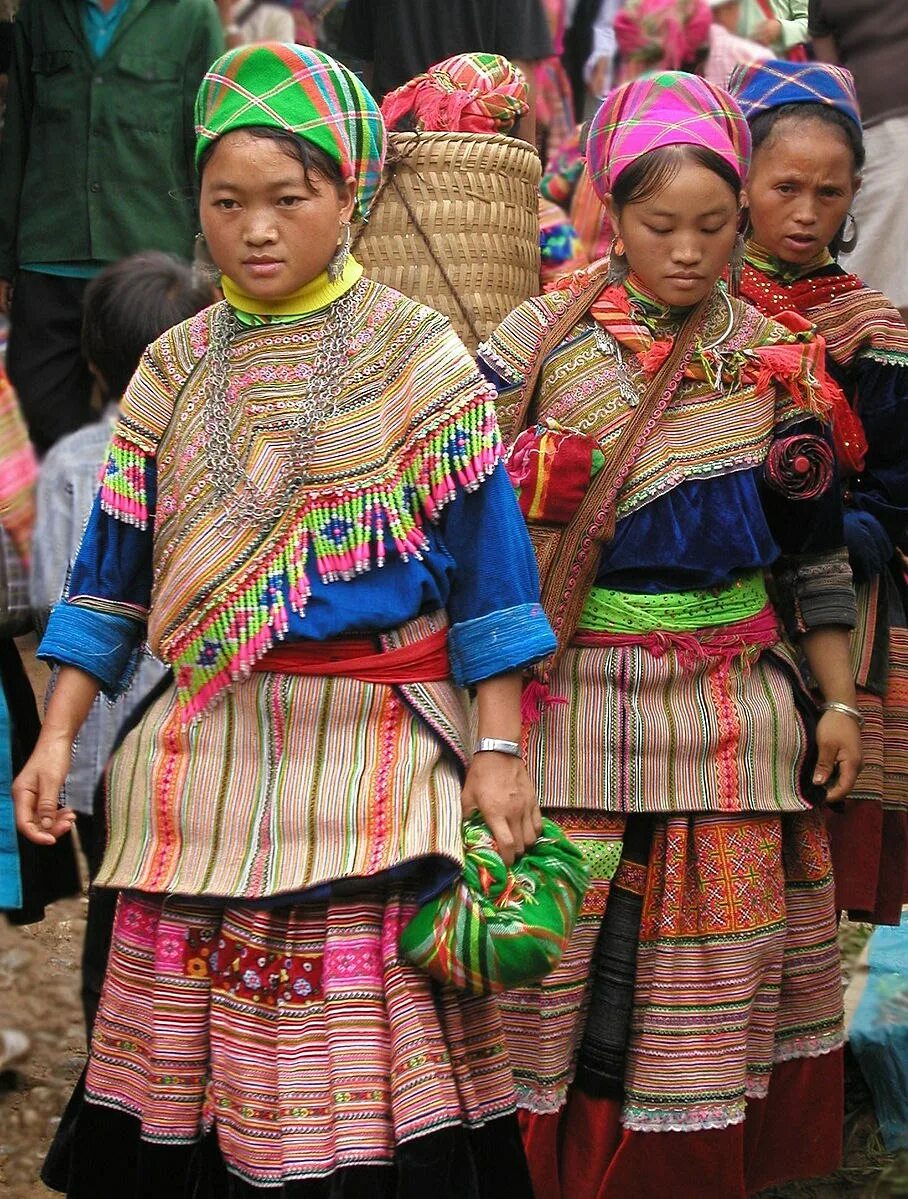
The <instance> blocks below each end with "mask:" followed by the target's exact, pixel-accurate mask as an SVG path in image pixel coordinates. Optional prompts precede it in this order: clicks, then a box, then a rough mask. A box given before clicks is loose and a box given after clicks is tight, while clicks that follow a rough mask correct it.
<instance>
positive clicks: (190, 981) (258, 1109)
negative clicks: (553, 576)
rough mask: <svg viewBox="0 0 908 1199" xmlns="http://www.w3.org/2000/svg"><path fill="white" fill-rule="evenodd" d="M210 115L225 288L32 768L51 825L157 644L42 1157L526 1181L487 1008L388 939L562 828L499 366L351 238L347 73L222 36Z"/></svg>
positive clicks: (336, 1177) (115, 475) (304, 1177)
mask: <svg viewBox="0 0 908 1199" xmlns="http://www.w3.org/2000/svg"><path fill="white" fill-rule="evenodd" d="M196 119H197V125H198V134H199V140H198V153H197V161H198V166H199V172H200V184H201V218H202V228H203V230H204V233H205V237H206V239H207V242H208V248H209V251H210V253H211V256H212V258H213V260H214V263H215V264H216V265H217V267H218V268H219V269H220V272H221V276H222V278H221V282H222V287H223V290H224V295H225V297H226V298H225V300H224V301H222V302H221V303H218V304H215V305H214V306H213V307H212V308H210V309H208V310H207V311H205V312H203V313H201V314H200V315H199V316H198V317H197V318H196V319H194V320H191V321H189V322H186V323H185V324H182V325H178V326H177V327H176V328H174V329H172V330H170V331H169V332H168V333H167V334H165V336H164V337H163V338H161V339H160V340H159V341H157V342H155V343H154V345H152V346H151V347H149V349H148V351H147V353H146V355H145V357H144V359H143V361H142V364H141V366H140V368H139V371H138V373H137V374H136V376H135V378H134V379H133V381H132V383H131V384H130V386H129V388H128V389H127V392H126V395H125V397H124V400H123V404H122V419H121V420H120V422H119V424H118V426H117V427H116V430H115V433H114V437H113V441H112V444H111V448H110V454H109V459H108V463H107V466H106V469H105V471H104V480H103V484H102V488H101V492H100V495H99V498H98V500H97V502H96V505H95V508H94V511H93V513H92V516H91V519H90V521H89V525H88V529H87V531H86V535H85V540H84V542H83V546H82V551H81V553H80V555H79V557H78V559H77V561H76V563H75V564H74V568H73V574H72V587H71V591H70V596H69V599H68V600H67V601H66V602H64V603H63V604H61V605H60V606H59V607H58V608H57V609H56V610H55V612H54V614H53V616H52V618H51V622H50V626H49V628H48V633H47V637H46V638H45V640H44V642H43V643H42V648H41V651H40V652H41V654H42V656H43V657H46V658H50V659H52V660H54V661H57V662H59V663H60V664H61V672H60V681H59V685H58V688H57V691H56V693H55V697H54V700H53V702H52V705H51V708H50V709H49V711H48V720H47V724H46V725H45V730H46V732H45V736H44V739H43V740H42V742H41V743H40V745H39V748H38V750H37V751H36V754H35V757H34V758H33V760H32V762H31V763H30V764H29V766H28V767H26V770H25V771H24V772H23V775H22V776H21V778H20V780H19V782H18V784H17V787H18V790H17V795H18V797H19V819H20V826H21V827H22V828H23V830H24V831H25V832H26V834H27V835H29V836H31V837H32V838H33V839H35V840H44V841H52V840H53V839H54V837H55V836H56V835H57V833H58V832H59V831H61V828H60V826H61V824H63V823H65V814H64V815H63V816H58V815H57V814H56V802H57V794H58V791H59V786H58V783H59V781H60V779H62V777H63V775H65V773H66V763H67V761H68V754H69V749H68V746H69V743H70V742H71V739H72V737H73V735H74V734H75V732H76V730H77V729H78V726H79V723H80V719H81V717H82V715H83V712H84V711H85V710H86V708H85V706H86V703H87V701H88V699H89V698H90V697H92V696H94V694H95V693H96V691H97V689H98V687H99V686H103V687H104V688H105V689H106V690H108V691H109V692H112V693H113V692H115V691H116V690H117V689H118V688H119V687H120V686H121V685H122V682H123V680H124V678H125V677H127V675H128V672H129V662H130V659H131V657H132V654H133V651H134V650H135V649H136V648H137V645H138V642H139V641H140V640H142V639H144V638H145V637H146V636H147V639H148V642H149V644H150V645H151V647H152V648H153V650H154V652H155V653H156V654H157V655H158V656H159V657H161V658H162V659H163V660H164V661H165V662H166V663H168V664H169V665H170V666H171V668H172V671H173V680H172V682H171V683H170V685H169V686H167V687H166V688H165V689H164V690H163V691H161V692H160V693H159V695H158V696H157V697H156V698H155V699H154V700H153V701H152V702H151V703H150V705H149V707H148V708H147V710H146V711H145V712H144V713H143V715H142V716H141V718H140V719H139V720H138V723H137V724H136V726H135V728H134V729H133V730H132V731H131V732H130V733H129V735H128V736H126V738H125V739H124V741H123V744H122V746H121V747H120V749H119V750H118V751H117V753H116V754H115V755H114V758H113V760H112V762H111V765H110V769H109V772H108V776H107V792H108V815H109V820H108V830H109V840H108V846H107V853H106V855H105V859H104V862H103V863H102V866H101V869H100V872H99V875H98V879H97V881H98V883H99V884H100V885H102V886H108V887H113V888H117V889H120V890H121V892H122V896H121V899H120V903H119V908H118V915H117V922H116V928H115V931H114V936H113V943H112V947H111V955H110V963H109V967H108V972H107V977H106V981H105V988H104V997H103V1000H102V1003H101V1008H100V1011H99V1014H98V1019H97V1024H96V1026H95V1036H94V1043H93V1048H92V1053H91V1057H90V1060H89V1065H88V1068H87V1071H86V1076H85V1081H84V1094H81V1093H80V1096H79V1097H78V1098H76V1099H75V1100H74V1102H73V1104H72V1106H71V1108H70V1111H69V1117H68V1118H67V1120H66V1121H64V1124H63V1126H62V1127H61V1130H60V1133H59V1136H58V1138H57V1142H56V1144H55V1147H54V1151H53V1153H52V1156H51V1159H50V1161H49V1163H48V1167H47V1170H46V1177H47V1178H48V1180H49V1181H50V1182H51V1183H52V1184H53V1185H54V1186H56V1187H58V1188H59V1189H61V1190H65V1191H67V1193H68V1194H69V1195H70V1196H72V1197H73V1199H89V1197H90V1199H138V1196H140V1195H141V1196H142V1199H149V1197H155V1199H157V1197H160V1199H189V1197H190V1196H192V1197H193V1199H195V1197H197V1196H200V1195H208V1196H211V1197H212V1199H213V1197H214V1196H217V1197H219V1199H220V1197H221V1196H224V1197H226V1196H237V1197H239V1196H240V1195H242V1196H243V1197H244V1199H252V1197H254V1196H262V1197H263V1199H266V1197H267V1196H272V1195H277V1194H280V1195H285V1196H287V1197H288V1199H289V1197H294V1199H316V1197H319V1196H325V1197H327V1196H328V1195H329V1194H330V1195H331V1196H332V1197H337V1199H345V1197H347V1196H350V1197H353V1196H362V1195H365V1194H369V1195H370V1196H372V1195H374V1196H387V1197H388V1199H390V1197H391V1196H400V1195H412V1196H414V1197H415V1196H422V1195H426V1194H432V1195H436V1196H437V1197H438V1199H455V1196H456V1197H457V1199H460V1197H461V1196H463V1197H467V1199H499V1197H500V1196H502V1195H508V1196H509V1197H510V1196H514V1197H516V1199H530V1196H531V1188H530V1183H529V1178H528V1175H527V1171H526V1164H525V1160H524V1156H523V1150H522V1147H521V1144H520V1138H519V1133H518V1129H517V1124H516V1117H515V1115H514V1109H515V1095H514V1089H513V1080H512V1076H511V1071H510V1066H509V1062H508V1058H507V1054H506V1052H505V1048H504V1041H503V1034H502V1029H501V1023H500V1018H499V1016H498V1012H497V1009H496V1007H495V1005H494V1002H493V1001H492V1000H491V999H489V998H468V997H466V996H465V995H463V994H462V993H461V992H458V991H455V990H454V989H453V988H452V987H449V986H440V985H438V984H437V983H435V982H433V981H432V979H431V978H430V977H429V975H428V974H426V973H424V972H423V971H421V970H419V969H417V968H416V967H414V966H411V965H410V964H409V963H407V962H405V961H403V960H402V958H401V955H400V952H399V948H398V945H399V937H400V932H401V930H402V928H403V927H404V925H405V924H406V923H407V922H408V921H409V919H410V918H411V916H412V915H413V913H414V912H415V911H416V909H417V907H418V905H419V903H420V902H421V901H422V900H423V899H425V898H428V897H429V896H433V895H437V894H438V893H439V892H441V891H443V890H444V888H445V887H447V886H448V885H450V884H451V883H452V882H453V881H454V880H455V879H456V878H457V877H458V876H459V875H460V873H461V871H462V869H463V864H464V845H463V837H462V831H461V824H462V817H463V815H464V814H466V815H469V814H470V813H472V812H473V811H474V810H477V809H478V810H479V812H480V813H481V814H482V816H483V818H484V819H485V822H486V824H487V825H488V827H489V829H490V830H491V831H492V833H493V834H494V836H495V838H496V841H497V844H498V848H499V850H500V851H501V854H502V856H503V857H504V858H506V859H507V860H508V861H511V860H513V858H514V857H515V855H517V854H520V853H522V852H523V850H524V849H525V847H526V846H527V845H529V844H530V843H532V842H534V841H535V840H536V837H537V834H538V832H539V829H540V827H541V824H540V817H539V810H538V808H537V807H536V805H535V799H534V795H533V791H532V788H531V786H530V784H529V780H528V778H527V774H526V770H525V768H524V765H523V762H522V760H521V759H520V757H519V748H518V747H517V746H516V745H515V743H516V742H518V741H519V739H520V694H521V672H522V670H523V668H524V667H525V666H527V665H529V664H531V663H533V662H535V661H537V660H538V659H539V658H540V657H542V656H544V654H545V653H546V652H548V651H549V650H550V649H551V648H552V645H553V639H552V636H551V631H550V629H549V626H548V622H547V621H546V619H545V617H544V616H543V614H542V612H541V610H540V609H539V606H538V580H537V576H536V570H535V564H534V561H533V556H532V551H531V548H530V545H529V541H528V538H527V535H526V531H525V529H524V527H523V523H522V520H521V518H520V515H519V510H518V509H517V505H516V501H515V499H514V496H513V491H512V488H511V486H510V482H509V480H508V477H507V474H506V472H505V471H504V468H503V466H502V465H501V463H500V456H501V445H500V437H499V434H498V428H497V423H496V417H495V407H494V398H495V397H494V393H493V391H492V390H491V388H490V387H489V386H488V384H487V383H486V382H485V381H484V380H483V378H482V377H481V376H480V375H479V373H478V371H477V370H476V367H475V365H474V364H473V362H472V361H471V359H470V358H469V356H468V355H467V353H466V351H465V350H464V347H463V346H462V344H461V343H460V342H459V340H458V339H457V337H456V336H455V334H454V332H453V330H452V329H451V326H450V325H449V323H448V322H447V321H446V320H445V319H444V318H442V317H440V316H439V315H438V314H437V313H435V312H432V311H431V310H429V309H427V308H424V307H422V306H421V305H419V304H417V303H414V302H413V301H411V300H408V299H406V298H405V297H403V296H402V295H400V294H399V293H397V292H395V291H392V290H390V289H389V288H386V287H383V286H381V285H378V284H375V283H373V282H371V281H370V280H368V279H366V278H364V276H363V271H362V267H361V266H360V265H359V264H358V263H357V262H356V261H355V259H354V258H353V257H352V256H351V255H350V253H349V240H350V239H349V230H350V224H351V222H352V221H355V220H359V219H365V218H366V216H367V215H368V211H369V206H370V203H371V201H372V199H373V197H374V195H375V191H376V188H377V186H378V183H379V179H380V174H381V166H382V158H383V154H384V126H383V124H382V119H381V115H380V113H379V112H378V109H377V108H376V106H375V103H374V101H373V100H372V97H371V96H370V95H369V93H368V92H367V91H366V90H365V89H364V88H363V86H362V85H361V84H360V83H359V81H358V80H357V79H356V78H355V77H354V76H353V75H352V74H351V73H350V72H349V71H348V70H347V69H346V68H345V67H343V66H341V65H340V64H339V63H336V62H334V61H333V59H331V58H329V57H328V56H327V55H323V54H319V53H318V52H317V51H314V50H308V49H304V48H302V47H300V46H285V45H265V46H256V47H246V48H242V49H238V50H235V51H232V52H231V53H229V54H227V55H225V56H224V57H223V58H221V59H219V60H218V61H217V62H216V63H215V64H214V65H213V66H212V68H211V70H210V71H209V73H208V75H207V76H206V79H205V81H204V83H203V85H202V88H201V91H200V93H199V98H198V105H197V110H196ZM466 687H471V688H474V689H475V691H476V695H477V702H478V709H479V715H478V720H479V730H478V731H479V736H480V738H485V739H486V740H485V741H481V742H480V744H479V745H478V746H476V747H475V748H476V750H477V752H475V755H474V752H473V750H474V743H473V741H472V739H471V735H470V734H471V729H470V723H469V720H468V714H467V708H466V703H465V691H464V690H463V689H464V688H466ZM515 750H516V751H517V752H516V753H515V752H513V751H515ZM509 751H510V752H509Z"/></svg>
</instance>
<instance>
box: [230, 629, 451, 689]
mask: <svg viewBox="0 0 908 1199" xmlns="http://www.w3.org/2000/svg"><path fill="white" fill-rule="evenodd" d="M252 669H253V670H258V671H262V670H264V671H270V672H271V673H273V674H303V675H323V676H325V677H330V678H345V679H359V681H360V682H362V683H384V684H386V685H388V686H391V685H392V684H394V683H438V682H441V681H442V680H443V679H447V678H449V677H450V674H451V665H450V662H449V661H448V630H447V629H439V630H438V632H437V633H432V634H430V635H429V636H428V637H423V638H421V639H420V640H419V641H414V642H413V643H412V644H411V645H401V646H399V647H398V648H396V649H389V650H377V649H376V648H375V642H374V641H373V640H372V638H371V637H336V638H334V639H333V640H331V641H291V642H288V643H287V644H285V645H276V646H275V647H274V648H273V649H270V650H269V651H268V653H267V654H265V655H264V656H263V657H261V658H260V659H259V660H258V662H256V664H255V665H254V666H253V668H252Z"/></svg>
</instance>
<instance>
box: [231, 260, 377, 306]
mask: <svg viewBox="0 0 908 1199" xmlns="http://www.w3.org/2000/svg"><path fill="white" fill-rule="evenodd" d="M362 274H363V268H362V266H361V265H360V264H359V263H358V262H357V261H356V259H355V258H354V257H353V255H352V254H351V255H350V257H349V258H348V259H347V261H346V263H345V264H344V269H343V271H342V272H341V274H340V276H339V278H338V279H337V280H335V282H333V283H332V281H331V280H330V279H329V278H328V272H327V271H322V273H321V274H320V275H316V277H315V278H314V279H310V281H309V282H308V283H306V284H304V285H303V286H302V287H301V288H300V289H299V291H295V292H293V294H292V295H289V296H283V297H282V298H281V299H279V300H258V299H256V298H255V297H254V296H250V295H248V294H247V293H246V292H244V291H243V290H242V289H241V288H239V287H237V285H236V284H235V283H234V282H233V280H232V279H229V278H228V277H227V276H226V275H222V276H221V288H222V290H223V292H224V299H225V300H226V301H227V303H228V304H230V305H231V307H233V308H235V309H237V311H238V312H249V313H252V314H253V315H254V316H304V315H305V314H306V313H307V312H318V310H319V309H320V308H327V307H328V305H329V304H332V303H333V302H334V301H335V300H337V299H339V298H340V297H341V296H342V295H344V293H345V292H348V291H349V290H350V288H351V287H353V286H354V285H355V284H357V283H358V282H359V281H360V279H361V278H362Z"/></svg>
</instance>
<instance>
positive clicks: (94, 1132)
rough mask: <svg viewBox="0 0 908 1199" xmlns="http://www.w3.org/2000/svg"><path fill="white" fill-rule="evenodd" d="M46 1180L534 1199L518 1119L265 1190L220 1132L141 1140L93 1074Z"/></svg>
mask: <svg viewBox="0 0 908 1199" xmlns="http://www.w3.org/2000/svg"><path fill="white" fill-rule="evenodd" d="M41 1178H42V1180H43V1181H44V1183H45V1184H46V1185H47V1186H49V1187H50V1188H51V1189H52V1190H55V1191H60V1192H62V1193H63V1194H65V1195H66V1196H67V1197H68V1199H502V1196H507V1197H508V1199H533V1189H532V1184H531V1183H530V1177H529V1173H528V1171H527V1165H526V1159H525V1157H524V1152H523V1146H522V1143H521V1139H520V1130H519V1127H518V1123H517V1117H516V1116H504V1117H501V1118H499V1119H497V1120H493V1121H491V1122H490V1123H489V1124H487V1125H485V1126H484V1127H481V1128H466V1127H464V1126H462V1125H461V1126H457V1127H454V1128H446V1129H442V1130H441V1131H439V1132H434V1133H431V1134H429V1135H427V1136H424V1137H418V1138H416V1139H415V1140H413V1141H408V1142H406V1143H405V1144H403V1145H401V1146H400V1147H399V1149H398V1153H397V1158H396V1160H395V1161H394V1162H393V1163H391V1164H387V1165H382V1164H375V1165H362V1166H348V1167H344V1168H341V1169H338V1170H337V1171H336V1172H335V1173H333V1174H330V1175H328V1176H326V1177H323V1178H309V1179H300V1180H289V1181H286V1182H284V1183H282V1184H280V1185H278V1186H272V1185H267V1186H266V1185H261V1184H258V1185H257V1184H255V1183H251V1182H248V1181H246V1180H245V1179H242V1178H239V1177H237V1176H236V1175H235V1174H232V1173H230V1171H229V1170H228V1169H227V1165H226V1163H225V1161H224V1158H223V1157H222V1155H221V1152H220V1149H219V1147H218V1141H217V1134H216V1132H215V1131H212V1132H211V1133H209V1134H208V1135H207V1136H206V1137H204V1138H203V1139H202V1140H200V1141H199V1142H197V1143H196V1144H193V1145H182V1144H181V1145H162V1144H157V1143H152V1142H149V1141H144V1140H142V1138H141V1135H140V1125H139V1121H138V1120H137V1119H136V1118H135V1117H133V1116H130V1115H127V1114H125V1113H123V1112H120V1111H116V1110H114V1109H111V1108H107V1107H101V1106H99V1105H97V1104H94V1103H90V1102H88V1101H87V1099H86V1097H85V1090H84V1077H83V1079H81V1080H80V1081H79V1084H78V1086H77V1088H76V1090H75V1091H74V1093H73V1095H72V1098H71V1099H70V1101H69V1104H68V1106H67V1108H66V1111H65V1113H64V1115H63V1119H62V1121H61V1123H60V1127H59V1129H58V1131H57V1135H56V1137H55V1138H54V1142H53V1144H52V1146H51V1149H50V1152H49V1153H48V1155H47V1159H46V1161H45V1163H44V1169H43V1170H42V1173H41Z"/></svg>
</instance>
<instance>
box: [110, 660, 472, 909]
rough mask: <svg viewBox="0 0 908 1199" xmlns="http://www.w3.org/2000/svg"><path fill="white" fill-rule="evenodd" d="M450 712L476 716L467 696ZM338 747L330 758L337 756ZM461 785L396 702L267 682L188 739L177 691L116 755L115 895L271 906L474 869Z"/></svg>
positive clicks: (363, 692) (422, 727)
mask: <svg viewBox="0 0 908 1199" xmlns="http://www.w3.org/2000/svg"><path fill="white" fill-rule="evenodd" d="M432 686H433V687H434V688H436V689H442V690H444V692H445V694H447V693H448V692H450V700H451V704H450V706H451V708H452V710H453V711H458V710H459V711H460V712H461V713H462V714H463V723H464V736H466V730H467V727H468V726H467V718H466V710H465V701H464V699H463V698H462V696H461V695H460V693H458V692H457V690H456V689H455V688H454V685H453V684H452V683H433V684H432ZM329 745H330V749H329V748H327V747H328V746H329ZM460 787H461V778H460V773H459V770H458V766H457V764H456V763H455V761H454V760H453V758H452V756H451V755H450V754H448V753H446V752H445V749H444V746H443V745H442V743H441V741H440V739H439V738H438V736H436V735H435V733H434V732H433V731H432V730H431V729H430V728H429V727H428V726H427V725H426V724H425V723H424V722H423V721H422V720H420V719H419V718H418V717H417V716H416V715H415V714H414V713H413V711H412V710H411V708H410V707H409V706H408V705H407V704H406V703H405V702H404V701H403V700H402V699H401V697H400V695H399V694H398V692H397V691H396V690H395V688H393V687H388V686H385V685H383V684H379V683H368V682H362V681H360V680H357V679H353V678H326V677H320V676H318V677H305V676H300V675H289V674H277V673H271V672H265V673H256V674H253V675H251V677H249V678H248V679H245V680H243V681H242V682H240V683H238V684H237V685H236V686H235V687H233V688H231V690H230V691H229V693H227V694H226V695H225V696H224V697H223V699H222V700H221V701H220V702H219V703H217V704H216V705H215V706H214V707H212V708H211V710H210V711H209V712H207V713H206V715H205V719H204V720H202V721H200V722H199V723H198V724H195V725H191V726H189V727H187V726H186V725H184V724H183V723H182V722H181V719H180V714H179V711H178V708H177V698H176V689H175V688H174V687H171V688H170V689H169V690H168V691H166V692H165V693H164V694H163V695H161V696H160V697H159V698H158V699H157V700H156V701H155V702H154V703H153V704H152V705H151V707H150V708H149V709H148V711H147V712H146V713H145V715H144V717H143V719H142V720H141V722H140V723H139V725H138V726H137V727H136V728H135V729H134V730H133V731H132V732H131V733H130V734H129V735H128V736H127V737H126V739H125V740H124V742H123V745H122V746H121V747H120V749H119V750H118V751H117V753H116V754H115V755H114V757H113V759H112V762H111V765H110V768H109V771H108V777H107V795H108V828H109V837H108V844H107V852H106V854H105V856H104V861H103V863H102V865H101V869H100V872H99V874H98V878H97V880H96V881H97V882H98V883H99V884H100V885H101V886H108V887H117V888H122V889H126V890H136V891H141V892H143V893H151V894H160V893H165V892H166V893H170V894H184V895H204V896H210V897H233V898H242V899H259V898H263V897H270V896H280V895H297V894H299V893H301V892H304V891H306V890H309V889H312V888H317V887H319V886H322V885H324V884H326V883H329V882H331V881H332V880H335V879H348V878H350V877H359V878H363V877H365V876H369V877H371V876H374V875H376V874H379V873H381V872H383V871H395V870H396V871H398V872H402V871H403V870H404V869H407V868H408V864H410V863H412V864H413V869H414V871H415V872H418V874H419V876H420V877H421V878H428V877H431V878H438V879H439V880H440V882H441V883H442V884H443V883H444V882H445V881H447V880H448V879H450V878H452V877H453V876H454V875H455V874H456V873H457V871H458V869H459V867H460V866H461V864H462V862H463V848H462V843H461V832H460V823H461V811H460Z"/></svg>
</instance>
